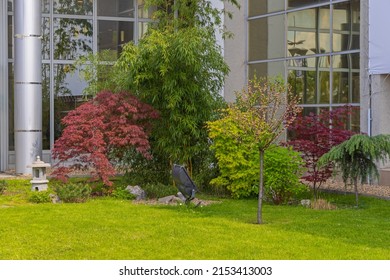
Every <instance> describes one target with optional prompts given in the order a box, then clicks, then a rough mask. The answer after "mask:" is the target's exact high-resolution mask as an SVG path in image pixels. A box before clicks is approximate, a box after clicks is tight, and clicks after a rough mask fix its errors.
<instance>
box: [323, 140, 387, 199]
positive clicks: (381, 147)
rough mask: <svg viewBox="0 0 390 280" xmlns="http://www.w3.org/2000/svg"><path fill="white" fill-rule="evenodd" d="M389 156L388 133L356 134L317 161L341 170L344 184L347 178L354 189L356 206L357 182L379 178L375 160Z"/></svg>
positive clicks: (382, 160)
mask: <svg viewBox="0 0 390 280" xmlns="http://www.w3.org/2000/svg"><path fill="white" fill-rule="evenodd" d="M389 156H390V135H383V134H381V135H376V136H372V137H370V136H368V135H364V134H356V135H354V136H352V137H351V138H350V139H349V140H347V141H345V142H343V143H341V144H340V145H338V146H335V147H333V148H332V149H331V150H330V151H329V152H328V153H326V154H324V155H323V156H322V157H321V158H320V160H319V161H318V165H319V166H324V165H326V164H327V163H333V164H335V167H336V170H339V171H341V174H342V178H343V181H344V184H345V185H347V183H348V180H349V181H350V182H351V183H352V184H353V186H354V189H355V197H356V206H358V204H359V197H358V182H359V181H360V183H361V184H363V183H364V182H366V181H367V180H368V178H370V177H371V178H377V179H378V178H379V172H378V168H377V166H376V162H383V163H384V162H385V161H386V160H387V159H388V158H389Z"/></svg>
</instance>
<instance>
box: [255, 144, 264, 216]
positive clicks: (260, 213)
mask: <svg viewBox="0 0 390 280" xmlns="http://www.w3.org/2000/svg"><path fill="white" fill-rule="evenodd" d="M263 166H264V151H263V150H260V183H259V201H258V208H257V223H258V224H262V223H263V209H262V208H263V194H264V178H263V177H264V176H263V175H264V174H263V173H264V168H263Z"/></svg>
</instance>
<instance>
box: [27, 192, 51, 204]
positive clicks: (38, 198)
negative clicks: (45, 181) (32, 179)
mask: <svg viewBox="0 0 390 280" xmlns="http://www.w3.org/2000/svg"><path fill="white" fill-rule="evenodd" d="M51 194H52V192H51V191H31V193H30V195H29V197H28V201H29V202H32V203H48V202H51V197H50V195H51Z"/></svg>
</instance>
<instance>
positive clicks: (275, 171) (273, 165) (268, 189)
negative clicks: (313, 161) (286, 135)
mask: <svg viewBox="0 0 390 280" xmlns="http://www.w3.org/2000/svg"><path fill="white" fill-rule="evenodd" d="M264 161H265V166H264V179H265V180H264V192H265V198H266V199H267V200H268V201H271V202H272V203H274V204H286V203H292V202H294V201H298V200H300V199H302V198H308V197H310V192H309V189H308V187H307V186H306V185H304V184H302V183H301V182H300V181H299V178H300V177H301V175H302V174H303V171H304V170H303V168H302V166H303V164H304V162H303V160H302V158H301V156H300V154H299V153H298V152H296V151H293V150H292V149H291V148H283V147H274V148H272V149H270V150H268V151H266V153H265V159H264Z"/></svg>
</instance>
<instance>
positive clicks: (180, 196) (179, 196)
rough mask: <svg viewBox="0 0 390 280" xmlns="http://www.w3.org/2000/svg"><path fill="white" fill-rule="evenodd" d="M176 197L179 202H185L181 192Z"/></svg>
mask: <svg viewBox="0 0 390 280" xmlns="http://www.w3.org/2000/svg"><path fill="white" fill-rule="evenodd" d="M177 197H178V198H180V200H181V202H186V200H187V199H186V198H185V196H184V195H183V194H182V193H181V192H178V193H177Z"/></svg>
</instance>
